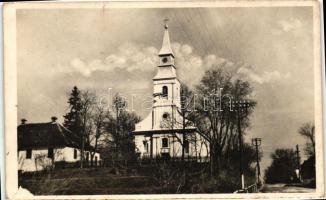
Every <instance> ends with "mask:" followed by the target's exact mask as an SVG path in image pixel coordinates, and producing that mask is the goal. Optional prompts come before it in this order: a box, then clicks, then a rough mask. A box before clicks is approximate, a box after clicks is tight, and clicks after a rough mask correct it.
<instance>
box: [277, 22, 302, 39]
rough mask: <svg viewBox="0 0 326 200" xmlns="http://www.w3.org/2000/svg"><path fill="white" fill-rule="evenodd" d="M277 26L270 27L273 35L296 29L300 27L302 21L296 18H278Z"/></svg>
mask: <svg viewBox="0 0 326 200" xmlns="http://www.w3.org/2000/svg"><path fill="white" fill-rule="evenodd" d="M277 26H278V27H277V28H274V29H272V33H273V34H274V35H281V34H282V33H286V32H291V31H296V30H298V29H300V28H301V27H302V22H301V21H300V20H298V19H289V20H279V21H278V22H277Z"/></svg>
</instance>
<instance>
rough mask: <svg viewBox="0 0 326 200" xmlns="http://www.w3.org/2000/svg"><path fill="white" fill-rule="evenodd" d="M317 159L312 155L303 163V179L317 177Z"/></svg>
mask: <svg viewBox="0 0 326 200" xmlns="http://www.w3.org/2000/svg"><path fill="white" fill-rule="evenodd" d="M315 163H316V159H315V156H310V157H309V158H308V159H307V160H305V161H304V162H303V163H302V164H301V178H302V179H303V180H308V179H316V165H315Z"/></svg>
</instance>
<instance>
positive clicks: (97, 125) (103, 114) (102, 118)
mask: <svg viewBox="0 0 326 200" xmlns="http://www.w3.org/2000/svg"><path fill="white" fill-rule="evenodd" d="M106 107H107V104H106V103H104V102H99V99H97V103H95V104H94V111H93V115H92V121H93V124H94V130H93V134H92V138H91V141H90V142H91V143H93V147H94V148H93V150H92V152H91V166H93V165H94V156H95V154H96V152H97V151H98V149H99V142H100V139H101V137H102V136H103V135H104V133H105V122H106V120H107V119H108V115H109V113H108V112H109V111H107V110H106Z"/></svg>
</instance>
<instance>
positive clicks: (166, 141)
mask: <svg viewBox="0 0 326 200" xmlns="http://www.w3.org/2000/svg"><path fill="white" fill-rule="evenodd" d="M162 147H163V148H167V147H169V140H168V138H162Z"/></svg>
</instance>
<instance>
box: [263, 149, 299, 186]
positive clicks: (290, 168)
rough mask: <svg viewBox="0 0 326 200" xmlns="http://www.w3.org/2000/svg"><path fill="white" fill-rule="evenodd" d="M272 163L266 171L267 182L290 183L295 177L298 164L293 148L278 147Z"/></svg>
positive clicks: (272, 156)
mask: <svg viewBox="0 0 326 200" xmlns="http://www.w3.org/2000/svg"><path fill="white" fill-rule="evenodd" d="M271 158H272V164H271V165H270V166H269V167H268V168H267V169H266V171H265V181H266V183H289V182H291V181H293V179H294V177H295V169H296V166H297V163H296V155H295V152H294V150H293V149H276V150H275V152H274V153H273V154H272V155H271Z"/></svg>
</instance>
